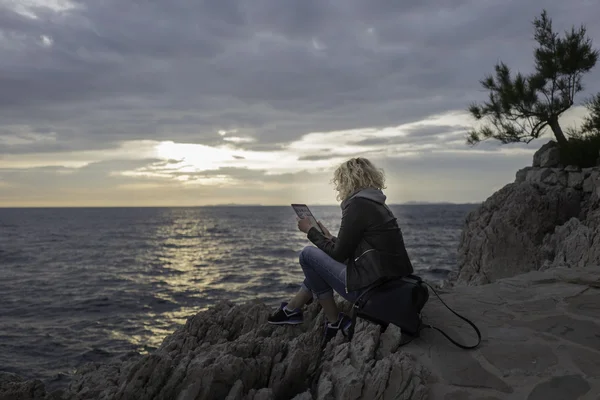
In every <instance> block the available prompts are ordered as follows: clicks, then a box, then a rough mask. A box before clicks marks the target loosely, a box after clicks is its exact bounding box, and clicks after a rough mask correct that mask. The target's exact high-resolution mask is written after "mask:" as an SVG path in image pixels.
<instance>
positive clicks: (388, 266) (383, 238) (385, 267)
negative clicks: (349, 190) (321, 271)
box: [308, 189, 413, 292]
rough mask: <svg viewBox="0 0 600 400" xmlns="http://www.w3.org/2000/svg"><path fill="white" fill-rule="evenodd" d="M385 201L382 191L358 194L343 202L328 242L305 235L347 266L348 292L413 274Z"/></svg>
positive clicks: (315, 235) (314, 234) (313, 231)
mask: <svg viewBox="0 0 600 400" xmlns="http://www.w3.org/2000/svg"><path fill="white" fill-rule="evenodd" d="M385 199H386V196H385V195H384V194H383V193H382V192H381V190H377V189H363V190H361V191H358V192H356V193H354V194H352V195H351V196H349V197H348V199H346V200H345V201H344V202H342V205H341V207H342V223H341V226H340V231H339V233H338V236H337V237H334V238H332V239H327V238H326V237H325V236H323V234H321V233H320V232H319V231H318V230H317V229H315V228H311V229H310V230H309V231H308V239H309V240H310V241H311V242H312V243H314V244H315V245H316V246H317V247H318V248H320V249H321V250H323V251H324V252H325V253H327V254H328V255H329V256H330V257H332V258H333V259H335V260H336V261H339V262H342V263H345V264H346V265H347V270H346V291H347V292H352V291H356V290H359V289H363V288H365V287H367V286H369V285H371V284H373V283H375V282H376V281H379V280H381V279H384V278H391V277H402V276H407V275H410V274H411V273H412V272H413V267H412V264H411V262H410V259H409V257H408V254H407V252H406V248H405V247H404V239H403V238H402V232H401V231H400V228H399V227H398V223H397V222H396V218H395V217H394V214H393V213H392V211H391V210H390V209H389V208H388V207H387V205H385ZM373 249H374V250H373ZM369 253H372V254H369ZM375 256H376V258H374V257H375ZM366 258H369V259H370V261H369V262H367V261H368V260H366ZM373 260H376V261H375V262H373Z"/></svg>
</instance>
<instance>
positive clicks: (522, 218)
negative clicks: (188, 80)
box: [458, 142, 600, 285]
mask: <svg viewBox="0 0 600 400" xmlns="http://www.w3.org/2000/svg"><path fill="white" fill-rule="evenodd" d="M553 143H554V142H549V143H548V144H547V145H544V146H543V147H542V148H541V149H540V150H539V151H538V152H537V153H536V154H535V155H534V160H533V166H532V167H527V168H525V169H522V170H520V171H518V172H517V174H516V179H515V182H514V183H511V184H508V185H506V186H505V187H504V188H502V189H501V190H499V191H498V192H496V193H494V194H493V195H492V196H491V197H490V198H489V199H487V200H486V201H485V202H484V203H483V204H482V205H481V207H479V208H478V209H477V210H475V211H473V212H472V213H471V214H469V216H468V217H467V219H466V223H465V228H464V230H463V233H462V237H461V241H460V245H459V249H458V257H459V273H458V282H459V283H466V284H469V285H480V284H485V283H489V282H494V281H495V280H497V279H500V278H504V277H510V276H514V275H515V274H518V273H523V272H528V271H534V270H539V269H541V268H549V267H552V266H582V265H597V264H600V167H595V168H586V169H580V168H577V167H574V166H561V165H559V164H558V162H559V157H558V149H557V148H556V146H555V145H553Z"/></svg>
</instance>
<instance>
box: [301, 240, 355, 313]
mask: <svg viewBox="0 0 600 400" xmlns="http://www.w3.org/2000/svg"><path fill="white" fill-rule="evenodd" d="M300 266H301V267H302V270H303V271H304V276H305V277H306V279H305V280H304V283H303V287H302V288H301V291H303V289H304V288H306V289H307V290H310V291H312V292H313V293H314V294H315V296H316V298H317V299H318V300H319V303H320V304H321V306H322V307H323V311H324V312H325V315H326V317H327V320H328V321H329V322H335V321H337V319H338V316H339V310H338V308H337V306H336V304H335V301H334V298H333V291H334V290H335V291H336V292H338V293H339V294H340V295H342V296H343V297H345V298H346V299H347V300H350V301H353V300H354V299H355V294H354V293H346V265H345V264H343V263H340V262H338V261H336V260H334V259H333V258H331V257H330V256H329V255H328V254H327V253H325V252H324V251H323V250H321V249H318V248H317V247H314V246H307V247H305V248H304V250H302V252H301V253H300Z"/></svg>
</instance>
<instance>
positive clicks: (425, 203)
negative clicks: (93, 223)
mask: <svg viewBox="0 0 600 400" xmlns="http://www.w3.org/2000/svg"><path fill="white" fill-rule="evenodd" d="M480 203H481V201H470V202H450V201H408V202H404V203H389V204H387V205H388V206H414V205H472V204H480ZM307 205H309V206H312V207H339V206H340V204H339V203H316V204H312V205H310V204H307ZM290 206H291V204H244V203H223V204H205V205H183V206H182V205H140V206H126V205H115V206H109V205H107V206H85V205H84V206H72V205H71V206H0V209H25V208H31V209H36V208H37V209H40V208H202V207H290Z"/></svg>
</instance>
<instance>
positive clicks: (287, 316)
mask: <svg viewBox="0 0 600 400" xmlns="http://www.w3.org/2000/svg"><path fill="white" fill-rule="evenodd" d="M384 180H385V179H384V174H383V171H382V170H379V169H377V168H375V166H374V165H373V164H372V163H371V162H370V161H369V160H367V159H366V158H352V159H350V160H348V161H346V162H344V163H343V164H342V165H340V166H339V167H338V168H337V169H336V170H335V172H334V176H333V184H334V185H335V189H336V191H337V199H338V200H340V201H342V203H341V208H342V222H341V226H340V230H339V233H338V235H337V237H336V236H332V235H331V234H330V233H329V231H328V230H327V229H326V228H325V227H324V226H323V225H321V223H320V222H319V226H320V227H321V229H322V230H323V232H324V234H322V233H321V232H319V230H318V229H316V228H315V227H313V226H312V225H311V223H310V221H309V220H308V219H307V218H303V219H299V220H298V229H299V230H301V231H302V232H304V233H306V234H307V237H308V239H309V240H310V241H311V242H312V243H313V244H314V245H315V246H316V247H315V246H308V247H305V248H304V250H302V252H301V253H300V266H301V267H302V270H303V271H304V276H305V278H306V279H305V280H304V282H303V284H302V286H301V287H300V291H299V292H298V293H297V294H296V295H295V296H294V297H293V298H292V299H291V300H290V301H289V302H287V303H282V304H281V307H280V308H279V309H278V310H277V312H275V313H274V314H273V315H271V316H270V317H269V320H268V321H269V323H270V324H276V325H283V324H290V325H293V324H299V323H302V321H303V316H302V310H301V308H302V307H303V306H304V305H305V304H307V303H308V302H310V301H311V300H312V298H313V296H314V297H315V298H316V299H317V300H318V301H319V303H320V304H321V306H322V307H323V311H324V312H325V316H326V318H327V321H326V323H325V340H326V341H328V340H330V339H331V338H333V337H335V335H336V334H337V332H338V331H340V330H341V331H342V333H343V334H345V333H346V331H347V329H348V328H349V327H350V324H351V320H350V318H349V317H348V316H347V315H345V314H343V313H339V312H338V308H337V306H336V304H335V301H334V299H333V291H334V290H335V291H336V292H338V293H339V294H340V295H341V296H342V297H344V298H345V299H346V300H348V301H351V302H353V301H355V300H356V299H357V298H358V296H360V294H361V293H362V292H363V291H364V290H365V289H366V288H368V287H369V286H370V285H372V284H374V283H376V282H378V281H380V280H383V279H386V278H393V277H402V276H407V275H410V274H411V273H412V272H413V268H412V265H411V262H410V260H409V258H408V254H407V253H406V249H405V247H404V240H403V238H402V232H401V231H400V228H399V227H398V224H397V222H396V218H395V217H394V214H393V213H392V211H391V210H390V209H389V208H388V207H387V206H386V204H385V199H386V196H385V195H384V194H383V192H382V191H381V190H382V189H384V188H385V185H384Z"/></svg>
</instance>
